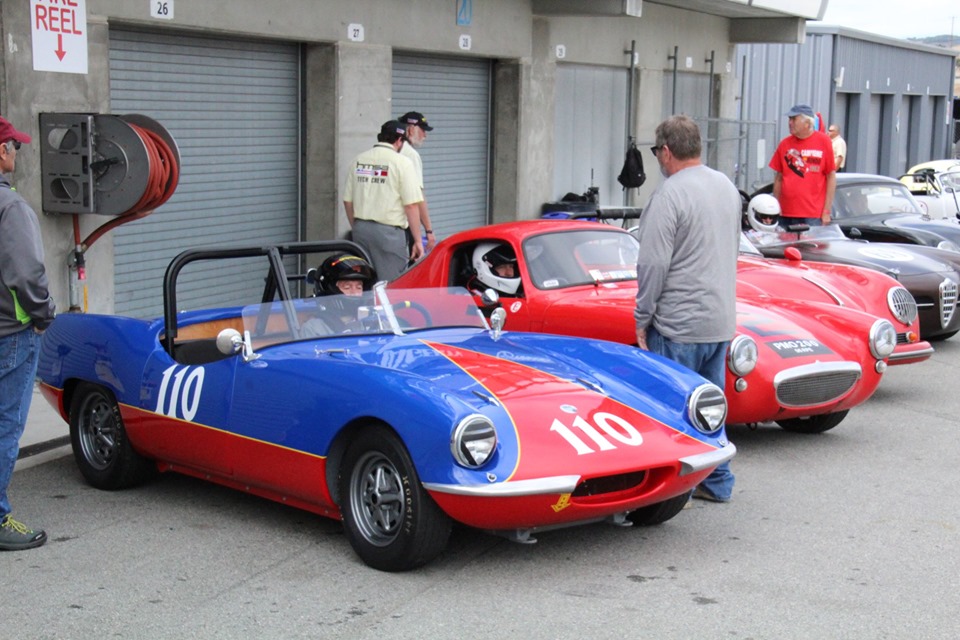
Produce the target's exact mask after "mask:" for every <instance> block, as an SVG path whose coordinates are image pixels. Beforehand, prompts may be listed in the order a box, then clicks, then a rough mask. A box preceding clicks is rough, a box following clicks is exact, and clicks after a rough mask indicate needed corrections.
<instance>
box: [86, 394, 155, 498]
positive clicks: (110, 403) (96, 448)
mask: <svg viewBox="0 0 960 640" xmlns="http://www.w3.org/2000/svg"><path fill="white" fill-rule="evenodd" d="M70 444H71V446H72V447H73V457H74V458H75V459H76V461H77V466H78V467H79V468H80V473H81V474H83V477H84V478H85V479H86V481H87V482H88V483H89V484H90V485H91V486H94V487H96V488H97V489H106V490H114V489H125V488H127V487H132V486H135V485H138V484H141V483H143V482H145V481H147V480H149V479H151V478H152V477H154V476H155V475H156V473H157V468H156V465H155V464H154V463H153V462H152V461H151V460H148V459H147V458H144V457H143V456H141V455H140V454H139V453H137V452H136V451H134V450H133V447H132V446H131V445H130V440H129V439H128V438H127V432H126V430H125V429H124V428H123V418H122V417H121V416H120V407H119V406H117V401H116V400H114V398H113V394H112V393H110V392H109V391H108V390H106V389H104V388H103V387H100V386H98V385H95V384H90V383H87V382H84V383H82V384H80V385H79V386H78V387H77V388H76V390H75V391H74V394H73V400H72V401H71V402H70Z"/></svg>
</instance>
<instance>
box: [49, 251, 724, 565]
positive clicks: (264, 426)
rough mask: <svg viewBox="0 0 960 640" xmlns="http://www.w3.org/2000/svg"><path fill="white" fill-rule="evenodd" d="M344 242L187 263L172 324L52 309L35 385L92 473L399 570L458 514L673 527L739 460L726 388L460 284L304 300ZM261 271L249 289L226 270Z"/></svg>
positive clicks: (179, 277)
mask: <svg viewBox="0 0 960 640" xmlns="http://www.w3.org/2000/svg"><path fill="white" fill-rule="evenodd" d="M339 250H346V251H350V252H353V253H356V254H358V255H362V250H361V249H360V248H359V247H357V246H356V245H353V244H352V243H343V242H339V243H338V242H331V243H297V244H291V245H269V246H252V247H238V248H232V249H198V250H191V251H187V252H184V253H182V254H181V255H179V256H178V257H177V258H175V259H174V260H173V262H172V263H171V264H170V266H169V268H168V270H167V274H166V276H165V280H164V291H163V293H164V309H165V311H164V317H163V318H159V319H155V320H142V319H136V318H129V317H118V316H105V315H87V314H63V315H61V316H59V317H58V318H57V319H56V321H55V322H54V323H53V324H52V325H51V327H50V328H49V329H48V330H47V332H46V333H45V335H44V338H43V345H42V354H41V358H40V367H39V377H40V379H41V381H42V390H43V393H44V395H45V396H46V397H47V398H48V400H49V401H50V402H51V403H52V404H53V405H54V406H55V407H56V408H57V409H58V410H59V412H60V413H61V415H62V416H63V418H64V419H65V420H66V421H68V422H69V425H70V437H71V441H72V446H73V451H74V454H75V458H76V462H77V464H78V466H79V468H80V470H81V472H82V474H83V476H84V477H85V478H86V480H87V481H88V482H89V483H90V484H91V485H93V486H95V487H98V488H102V489H119V488H123V487H129V486H132V485H135V484H137V483H139V482H143V481H145V480H147V479H149V478H151V477H152V476H154V475H155V474H156V472H157V471H158V470H159V471H175V472H180V473H184V474H188V475H192V476H196V477H198V478H203V479H208V480H211V481H213V482H217V483H220V484H223V485H226V486H229V487H233V488H235V489H238V490H241V491H246V492H249V493H252V494H255V495H258V496H263V497H266V498H269V499H272V500H277V501H280V502H283V503H284V504H288V505H292V506H295V507H299V508H302V509H306V510H309V511H311V512H314V513H318V514H322V515H325V516H329V517H331V518H342V519H343V522H344V528H345V530H346V533H347V538H348V540H349V541H350V543H351V545H352V546H353V548H354V549H355V551H356V552H357V553H358V554H359V556H360V557H361V558H362V559H363V560H364V561H365V562H366V563H367V564H369V565H370V566H372V567H376V568H378V569H382V570H387V571H395V570H406V569H411V568H414V567H416V566H419V565H422V564H424V563H426V562H428V561H430V560H431V559H432V558H434V557H435V556H437V555H438V554H439V553H441V552H442V550H443V549H444V548H445V546H446V544H447V540H448V537H449V535H450V532H451V523H452V522H454V521H456V522H460V523H463V524H466V525H469V526H472V527H477V528H481V529H484V530H489V531H491V532H494V533H498V534H501V535H504V536H506V537H509V538H511V539H514V540H520V541H530V540H532V539H533V538H532V535H533V534H534V533H535V532H536V531H537V530H539V529H542V528H553V527H560V526H568V525H573V524H579V523H584V522H593V521H601V520H610V521H613V522H616V523H619V524H628V523H631V522H632V523H636V524H657V523H660V522H664V521H665V520H668V519H669V518H671V517H673V516H674V515H676V514H677V513H679V511H680V510H681V509H682V507H683V505H684V503H685V502H686V500H687V497H688V494H689V492H690V491H691V489H692V488H693V487H694V486H696V485H697V484H698V483H699V482H700V481H701V480H702V479H703V478H705V477H706V476H707V474H709V473H710V471H712V470H713V469H714V468H715V467H716V466H717V465H718V464H720V463H721V462H724V461H726V460H729V459H730V458H731V457H732V456H733V455H734V453H735V451H736V450H735V447H734V446H733V445H732V444H729V443H728V442H727V439H726V435H725V432H724V428H723V423H724V417H725V415H726V401H725V399H724V396H723V394H722V392H721V391H720V389H719V388H717V387H716V386H715V385H712V384H710V383H708V382H707V381H706V380H704V379H703V378H701V377H700V376H698V375H696V374H693V373H692V372H690V371H688V370H686V369H683V368H681V367H679V366H676V365H674V364H672V363H670V362H668V361H666V360H663V359H661V358H658V357H657V356H654V355H651V354H647V353H643V352H640V351H638V350H637V349H633V348H630V347H627V346H625V345H619V344H614V343H610V342H604V341H600V340H585V339H579V338H569V337H561V336H553V335H541V334H532V333H531V334H528V333H505V332H502V324H503V318H502V317H501V316H500V315H499V314H497V315H495V316H494V317H493V319H492V320H491V321H490V322H489V323H488V321H487V320H486V319H485V318H484V316H483V314H482V313H480V310H479V309H478V308H477V307H476V305H475V302H474V299H473V297H472V296H471V295H470V293H469V292H468V291H466V290H465V289H449V288H446V287H444V288H439V289H412V290H400V289H386V288H385V287H384V286H383V285H382V284H381V285H378V286H376V287H374V288H373V290H371V291H368V292H365V293H364V294H363V296H361V297H359V298H348V297H347V296H342V295H338V296H317V297H311V296H310V295H308V294H306V293H305V290H306V288H307V287H306V280H307V273H306V272H304V273H302V274H301V271H304V265H306V264H308V263H310V261H311V260H313V259H315V258H313V256H317V255H323V254H325V253H329V252H331V251H339ZM317 260H318V262H319V259H318V258H317ZM235 265H236V266H235ZM256 268H262V271H260V272H259V273H260V276H261V277H260V278H256V279H255V280H254V281H256V282H257V283H261V282H262V283H263V285H262V290H258V291H256V292H255V293H251V291H250V290H249V289H250V287H245V286H241V284H240V282H241V280H240V279H238V278H236V277H232V278H231V277H228V278H224V277H223V274H231V275H234V276H235V274H237V273H240V272H243V271H246V272H250V273H253V272H255V269H256ZM205 269H209V270H210V271H211V273H213V274H216V275H214V276H211V277H210V278H209V279H207V280H204V279H203V278H202V277H197V274H198V273H200V274H202V273H204V272H205V271H204V270H205ZM251 269H254V271H251ZM187 272H189V273H190V274H191V276H190V277H189V278H188V277H186V276H185V273H187ZM242 281H243V282H250V281H251V279H250V278H245V279H242ZM198 283H199V285H201V287H200V289H199V291H200V292H201V293H200V295H197V294H192V298H191V297H190V296H188V295H187V293H189V291H190V289H191V288H194V289H195V288H196V287H197V286H198ZM203 283H206V286H202V285H203ZM178 285H179V286H178ZM234 290H235V291H236V293H237V297H238V298H241V299H240V300H237V301H236V304H223V303H222V302H217V303H216V304H215V305H213V307H212V308H203V307H210V304H209V301H211V300H213V299H214V298H217V299H219V298H223V297H224V296H227V297H229V296H230V294H232V293H234ZM189 299H192V300H194V301H197V304H196V307H197V308H190V309H188V310H184V307H188V306H190V305H189V304H188V301H189ZM491 325H492V326H491Z"/></svg>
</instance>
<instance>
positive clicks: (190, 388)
mask: <svg viewBox="0 0 960 640" xmlns="http://www.w3.org/2000/svg"><path fill="white" fill-rule="evenodd" d="M176 370H177V365H173V366H171V367H168V368H167V370H166V371H164V372H163V380H161V381H160V391H159V393H158V394H157V409H156V411H157V413H162V414H163V415H166V416H170V417H171V418H183V419H184V420H187V421H188V422H189V421H192V420H193V417H194V416H195V415H197V409H199V408H200V392H201V391H203V367H196V368H195V369H193V370H191V369H190V367H184V368H183V369H180V370H179V371H177V372H176V375H174V371H176ZM188 372H189V374H190V375H187V373H188ZM171 377H172V378H173V387H172V388H171V389H170V391H169V393H170V397H169V398H168V397H167V387H168V386H170V378H171ZM184 378H186V380H184ZM178 404H179V405H180V415H177V405H178Z"/></svg>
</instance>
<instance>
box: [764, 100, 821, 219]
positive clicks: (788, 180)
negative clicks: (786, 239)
mask: <svg viewBox="0 0 960 640" xmlns="http://www.w3.org/2000/svg"><path fill="white" fill-rule="evenodd" d="M787 117H789V118H790V135H788V136H787V137H786V138H784V139H783V140H781V141H780V144H779V146H777V150H776V152H775V153H774V154H773V158H771V159H770V168H771V169H773V170H774V171H775V172H776V173H775V174H774V178H773V196H774V197H775V198H776V199H777V200H778V201H779V202H780V209H781V214H780V226H782V227H784V228H788V227H789V226H790V225H791V224H799V223H803V224H808V225H810V226H820V225H821V224H830V208H831V207H832V206H833V194H834V192H835V191H836V188H837V173H836V171H837V166H836V162H835V161H834V159H833V142H832V141H831V140H830V138H829V137H828V136H827V134H825V133H823V132H822V131H817V130H816V129H815V128H814V122H815V119H816V115H815V114H814V112H813V108H812V107H810V105H806V104H798V105H796V106H795V107H793V108H792V109H790V111H788V112H787Z"/></svg>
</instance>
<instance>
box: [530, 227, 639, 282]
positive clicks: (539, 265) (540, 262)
mask: <svg viewBox="0 0 960 640" xmlns="http://www.w3.org/2000/svg"><path fill="white" fill-rule="evenodd" d="M598 226H600V225H598ZM638 244H639V243H638V242H637V239H636V238H634V237H633V236H632V235H630V234H629V233H626V232H623V231H617V230H615V229H610V230H605V229H597V230H592V229H591V230H581V231H561V232H555V233H546V234H543V235H538V236H533V237H531V238H527V239H526V240H525V241H524V243H523V257H524V261H525V262H526V266H527V271H529V273H530V279H531V280H532V281H533V284H534V286H535V287H537V288H538V289H562V288H565V287H572V286H576V285H584V284H595V283H598V282H616V281H624V280H636V279H637V251H638V249H637V247H638Z"/></svg>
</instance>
